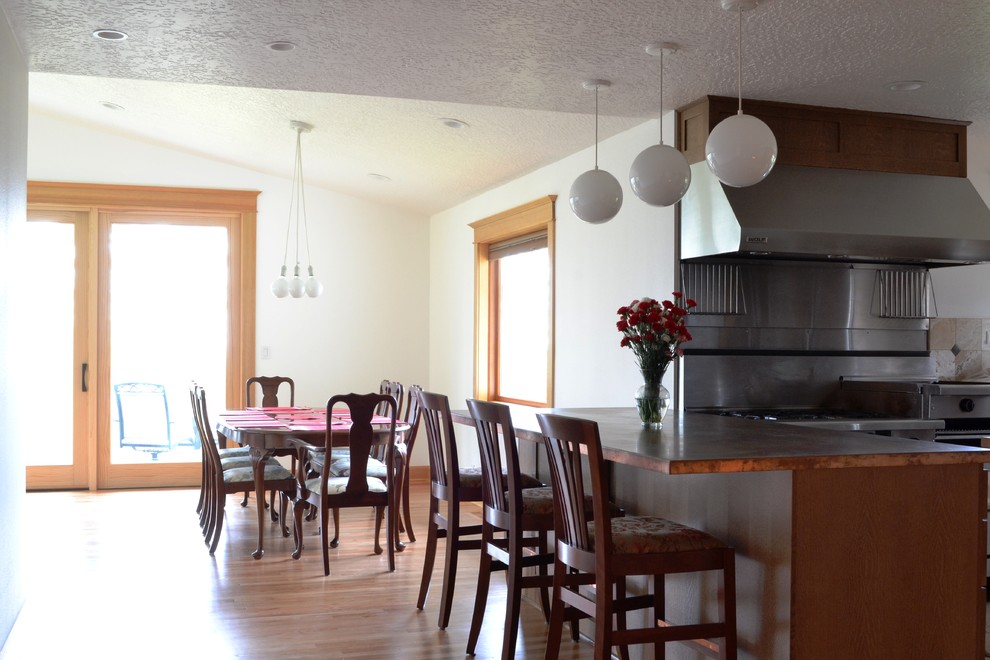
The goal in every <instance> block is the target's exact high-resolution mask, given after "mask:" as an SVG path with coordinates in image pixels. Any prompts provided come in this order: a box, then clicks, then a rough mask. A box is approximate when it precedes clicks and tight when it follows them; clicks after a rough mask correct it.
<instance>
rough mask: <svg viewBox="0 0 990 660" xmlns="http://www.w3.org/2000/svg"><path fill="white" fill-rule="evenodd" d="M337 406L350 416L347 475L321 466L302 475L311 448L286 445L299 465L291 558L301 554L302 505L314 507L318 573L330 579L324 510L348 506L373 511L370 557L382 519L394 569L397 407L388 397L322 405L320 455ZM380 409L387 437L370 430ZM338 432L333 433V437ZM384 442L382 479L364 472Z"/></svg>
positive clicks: (338, 398)
mask: <svg viewBox="0 0 990 660" xmlns="http://www.w3.org/2000/svg"><path fill="white" fill-rule="evenodd" d="M338 404H341V405H343V406H345V407H346V408H347V409H348V411H349V413H350V421H351V425H350V428H349V429H348V430H347V443H346V445H347V447H348V449H349V451H350V455H351V458H350V472H349V474H348V476H346V477H335V476H333V475H332V474H331V472H330V470H329V469H328V467H329V466H328V465H327V464H326V463H324V465H323V469H322V470H321V471H320V474H319V475H318V476H316V477H310V475H309V474H308V472H307V469H306V464H307V460H306V458H307V456H306V455H307V454H308V453H309V452H310V451H311V450H312V449H313V445H311V444H309V443H307V442H305V441H303V440H300V439H297V438H293V439H291V440H290V443H291V444H292V445H294V446H295V447H296V448H297V449H298V451H299V453H300V458H299V463H298V466H297V471H296V486H295V498H294V499H295V506H294V510H295V525H294V526H293V532H294V535H295V541H296V548H295V550H294V551H293V553H292V558H293V559H299V557H300V556H301V555H302V550H303V540H302V539H303V533H302V531H303V530H302V523H303V510H304V509H305V508H306V506H307V505H309V506H316V507H319V511H320V538H321V540H322V546H323V573H324V575H330V554H329V548H330V547H331V546H330V539H329V527H328V522H329V512H330V511H331V510H334V511H336V510H339V509H342V508H351V507H374V509H375V554H381V553H382V547H381V543H380V542H379V541H380V533H381V523H382V519H383V518H384V519H385V523H386V524H385V540H386V546H387V548H388V569H389V571H394V570H395V542H394V540H395V530H396V501H395V500H396V492H395V485H394V484H395V482H394V479H393V476H392V475H394V472H393V470H394V466H395V412H396V408H397V407H398V406H397V405H396V403H395V399H393V398H392V397H391V396H390V395H388V394H375V393H371V394H353V393H352V394H338V395H334V396H332V397H330V399H329V400H328V401H327V422H328V423H327V431H326V436H325V439H324V445H323V447H322V449H323V451H324V454H325V455H330V454H329V452H330V450H331V449H332V448H333V446H334V441H333V434H334V430H333V428H332V424H331V423H330V420H331V414H332V412H333V409H334V407H335V406H337V405H338ZM382 404H384V405H385V411H386V412H387V414H386V415H385V417H387V418H388V420H389V423H388V428H387V432H386V433H384V434H383V433H382V431H381V430H380V429H379V430H377V431H376V430H375V428H374V427H373V425H372V417H373V415H374V414H375V410H376V408H377V407H378V406H379V405H382ZM339 432H340V431H339V430H338V431H337V433H339ZM379 443H383V444H384V445H385V447H386V450H385V452H384V459H385V466H386V473H385V479H379V478H376V477H373V476H370V475H369V474H368V470H367V468H368V460H369V457H370V455H371V449H372V447H373V446H374V445H375V444H379Z"/></svg>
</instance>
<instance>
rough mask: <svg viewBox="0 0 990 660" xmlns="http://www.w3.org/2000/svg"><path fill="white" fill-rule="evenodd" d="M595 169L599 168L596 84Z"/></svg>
mask: <svg viewBox="0 0 990 660" xmlns="http://www.w3.org/2000/svg"><path fill="white" fill-rule="evenodd" d="M595 169H596V170H597V169H598V85H595Z"/></svg>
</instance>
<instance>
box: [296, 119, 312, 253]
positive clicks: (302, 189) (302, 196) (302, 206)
mask: <svg viewBox="0 0 990 660" xmlns="http://www.w3.org/2000/svg"><path fill="white" fill-rule="evenodd" d="M300 135H301V132H300ZM297 137H299V136H298V135H297ZM296 153H297V154H298V158H299V209H298V210H299V211H301V212H302V219H303V232H304V233H305V234H306V264H307V266H309V268H310V270H312V268H313V256H312V255H311V254H310V251H309V217H308V216H307V215H306V183H305V181H306V179H305V177H304V176H303V159H302V140H299V144H298V146H296ZM296 225H297V230H296V231H297V236H296V243H297V247H296V254H297V256H296V261H298V260H299V257H298V250H299V248H298V241H299V238H298V215H297V222H296Z"/></svg>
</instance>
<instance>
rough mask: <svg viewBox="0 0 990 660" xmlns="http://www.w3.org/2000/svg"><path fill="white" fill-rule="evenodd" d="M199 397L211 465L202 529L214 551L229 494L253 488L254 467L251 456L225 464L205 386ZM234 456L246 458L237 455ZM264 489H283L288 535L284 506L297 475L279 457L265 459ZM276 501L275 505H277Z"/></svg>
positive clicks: (199, 415) (199, 419) (198, 390)
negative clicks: (216, 437)
mask: <svg viewBox="0 0 990 660" xmlns="http://www.w3.org/2000/svg"><path fill="white" fill-rule="evenodd" d="M195 400H196V424H197V427H198V429H199V433H200V437H201V438H202V442H201V443H200V444H201V445H202V446H203V447H204V448H205V450H204V455H205V456H206V458H207V461H208V464H209V468H208V473H207V482H208V484H209V487H208V492H207V498H206V506H205V510H206V511H207V516H206V523H205V526H204V529H203V533H204V536H205V537H206V543H207V545H209V547H210V554H211V555H212V554H213V553H214V552H215V551H216V549H217V543H218V542H219V541H220V532H221V531H222V530H223V519H224V508H225V507H224V505H225V503H226V500H227V495H230V494H234V493H245V492H249V491H252V490H254V470H253V468H252V466H251V464H250V459H248V464H247V465H246V466H240V465H238V466H237V467H234V466H233V465H232V464H230V463H228V464H227V465H224V462H223V460H222V459H221V458H220V452H219V448H218V447H217V443H216V441H215V440H214V436H213V427H212V426H211V425H210V421H209V419H210V418H209V414H208V412H207V408H206V391H205V390H204V389H203V388H202V387H197V388H196V390H195ZM233 460H243V459H242V458H235V459H233ZM264 479H265V482H264V483H265V490H271V491H277V492H279V493H281V495H282V496H281V498H280V502H281V509H282V511H281V516H280V519H281V521H282V522H281V526H282V535H283V536H288V535H289V532H288V529H287V528H286V526H285V513H286V512H285V509H286V503H287V502H288V498H289V497H291V495H292V493H293V491H294V490H295V479H294V478H293V476H292V473H291V472H289V471H288V470H286V469H285V468H284V467H282V465H281V464H279V463H278V461H268V462H267V463H265V475H264ZM274 506H275V504H274V501H273V502H272V507H274Z"/></svg>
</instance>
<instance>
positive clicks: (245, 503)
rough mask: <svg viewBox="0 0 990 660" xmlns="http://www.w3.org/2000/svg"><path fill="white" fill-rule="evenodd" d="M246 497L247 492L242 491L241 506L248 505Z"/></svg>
mask: <svg viewBox="0 0 990 660" xmlns="http://www.w3.org/2000/svg"><path fill="white" fill-rule="evenodd" d="M248 495H249V493H248V492H247V491H244V499H243V500H241V506H247V503H248Z"/></svg>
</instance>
